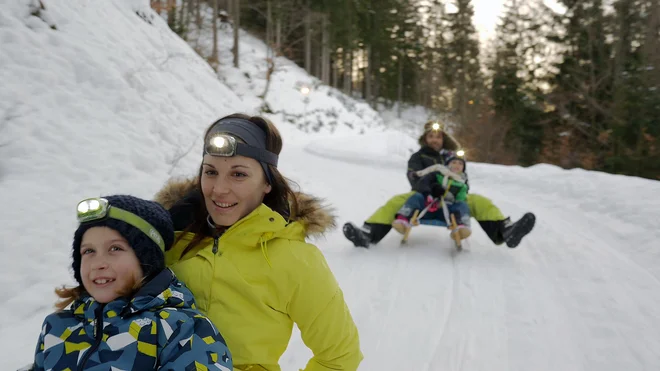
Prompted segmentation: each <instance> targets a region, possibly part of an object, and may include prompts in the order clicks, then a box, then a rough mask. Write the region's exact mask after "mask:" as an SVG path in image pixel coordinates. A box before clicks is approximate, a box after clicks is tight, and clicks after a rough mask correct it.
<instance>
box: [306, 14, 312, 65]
mask: <svg viewBox="0 0 660 371" xmlns="http://www.w3.org/2000/svg"><path fill="white" fill-rule="evenodd" d="M305 71H307V73H310V74H311V73H312V12H311V11H310V10H309V7H307V9H306V12H305Z"/></svg>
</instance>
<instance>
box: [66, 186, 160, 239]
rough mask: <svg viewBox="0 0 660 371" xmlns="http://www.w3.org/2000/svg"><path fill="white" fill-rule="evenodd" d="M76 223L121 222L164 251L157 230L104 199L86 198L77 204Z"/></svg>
mask: <svg viewBox="0 0 660 371" xmlns="http://www.w3.org/2000/svg"><path fill="white" fill-rule="evenodd" d="M77 213H78V222H79V223H80V224H82V223H87V222H94V221H100V220H103V219H106V218H110V219H115V220H121V221H122V222H124V223H127V224H129V225H131V226H133V227H135V228H137V229H138V230H139V231H140V232H142V233H144V234H145V235H146V236H147V237H149V238H150V239H151V240H152V241H154V243H155V244H156V245H158V247H160V249H161V250H162V251H165V242H164V241H163V237H161V235H160V233H158V230H157V229H156V228H154V227H153V226H152V225H151V224H149V222H147V221H146V220H144V219H142V218H140V217H139V216H137V215H135V214H133V213H132V212H130V211H127V210H124V209H120V208H118V207H114V206H111V205H110V203H109V202H108V200H106V199H105V198H88V199H85V200H82V201H80V202H79V203H78V207H77Z"/></svg>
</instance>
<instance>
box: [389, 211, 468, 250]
mask: <svg viewBox="0 0 660 371" xmlns="http://www.w3.org/2000/svg"><path fill="white" fill-rule="evenodd" d="M436 202H440V205H441V206H442V212H443V214H444V217H445V220H448V221H449V224H447V223H445V222H444V221H442V220H434V219H422V218H423V217H424V215H426V213H427V212H428V211H429V208H430V207H431V205H433V204H434V203H436ZM420 224H424V225H433V226H440V227H447V229H449V231H450V232H453V231H454V230H456V229H458V224H457V223H456V217H455V216H454V214H450V213H449V209H447V205H446V204H445V201H444V199H437V198H435V199H433V202H431V203H429V204H428V205H426V207H425V208H424V209H422V211H419V210H415V212H414V213H413V216H412V218H410V225H411V227H410V228H408V229H407V230H406V231H405V233H404V234H403V238H402V239H401V244H402V245H405V244H407V243H408V236H409V235H410V231H411V230H412V227H415V226H418V225H420ZM451 238H452V240H453V241H454V246H455V247H456V249H458V250H459V251H460V250H462V249H463V244H462V242H461V234H460V233H459V232H458V231H457V232H455V233H451Z"/></svg>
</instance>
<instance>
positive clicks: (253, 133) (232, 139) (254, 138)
mask: <svg viewBox="0 0 660 371" xmlns="http://www.w3.org/2000/svg"><path fill="white" fill-rule="evenodd" d="M239 140H240V142H239ZM204 154H205V155H207V154H208V155H211V156H217V157H232V156H236V155H238V156H245V157H249V158H252V159H255V160H257V161H259V163H260V164H261V167H262V168H263V169H264V173H265V174H266V178H268V182H269V183H271V184H272V175H271V173H270V170H269V169H268V165H273V166H275V167H277V161H278V156H277V155H276V154H274V153H273V152H270V151H268V150H267V149H266V133H265V132H264V131H263V130H262V129H261V128H260V127H258V126H257V125H255V124H254V123H252V122H251V121H249V120H245V119H242V118H237V117H231V118H225V119H221V120H219V121H217V122H216V123H214V124H213V126H211V129H210V130H209V132H208V134H207V135H206V138H204Z"/></svg>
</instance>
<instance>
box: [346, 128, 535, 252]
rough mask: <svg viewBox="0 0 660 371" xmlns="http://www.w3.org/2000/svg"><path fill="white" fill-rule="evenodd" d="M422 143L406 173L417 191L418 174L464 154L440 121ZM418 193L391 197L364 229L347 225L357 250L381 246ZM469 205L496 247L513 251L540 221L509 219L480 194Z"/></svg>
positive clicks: (469, 199)
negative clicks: (402, 211)
mask: <svg viewBox="0 0 660 371" xmlns="http://www.w3.org/2000/svg"><path fill="white" fill-rule="evenodd" d="M418 143H419V145H420V146H421V148H420V150H419V151H417V152H415V153H413V154H412V155H411V156H410V159H409V160H408V170H407V174H406V175H407V178H408V181H409V182H410V185H411V187H413V188H414V187H415V184H416V183H417V181H418V180H419V179H420V176H418V175H417V172H418V171H421V170H424V169H427V168H429V167H431V166H435V165H438V164H440V165H442V164H444V163H446V162H447V159H448V158H449V157H451V156H452V155H457V154H459V153H460V151H459V149H460V145H459V143H458V141H456V139H454V138H453V137H452V136H451V135H450V134H449V133H447V132H446V130H445V126H444V125H443V124H442V123H441V122H438V121H429V122H427V123H425V124H424V132H423V133H422V135H421V136H420V137H419V139H418ZM414 193H415V191H410V192H407V193H403V194H399V195H396V196H394V197H392V198H390V199H389V200H388V201H387V202H386V203H385V204H384V205H383V206H381V207H380V208H378V210H376V211H375V212H374V213H373V214H372V215H371V216H370V217H369V218H368V219H367V220H366V221H365V222H364V223H363V225H362V227H358V226H356V225H355V224H353V223H351V222H347V223H346V224H344V226H343V232H344V236H345V237H346V238H347V239H348V240H350V241H351V242H353V244H354V245H355V246H356V247H369V246H370V245H372V244H377V243H378V242H380V240H382V239H383V238H384V237H385V236H386V235H387V233H389V231H390V230H391V229H392V222H393V221H394V219H395V218H396V213H397V212H398V210H399V209H400V208H401V207H402V206H403V205H404V204H405V202H406V201H407V200H408V198H410V197H411V196H412V195H413V194H414ZM467 204H468V207H469V209H470V215H471V216H472V217H473V218H475V219H476V220H477V221H478V222H479V225H480V226H481V228H482V229H483V230H484V232H486V234H487V235H488V237H489V238H490V239H491V241H493V243H495V244H496V245H501V244H503V243H506V245H507V246H508V247H510V248H514V247H516V246H518V245H519V244H520V241H521V240H522V238H523V237H525V236H526V235H527V234H528V233H529V232H531V230H532V228H533V227H534V224H535V222H536V217H535V216H534V214H532V213H526V214H525V215H523V216H522V218H520V220H518V221H517V222H515V223H514V222H512V221H511V219H510V218H509V217H506V218H505V217H504V215H503V214H502V212H501V211H500V209H499V208H498V207H497V206H495V205H494V204H493V202H492V201H491V200H490V199H488V198H486V197H484V196H481V195H478V194H474V193H470V194H468V196H467Z"/></svg>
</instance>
